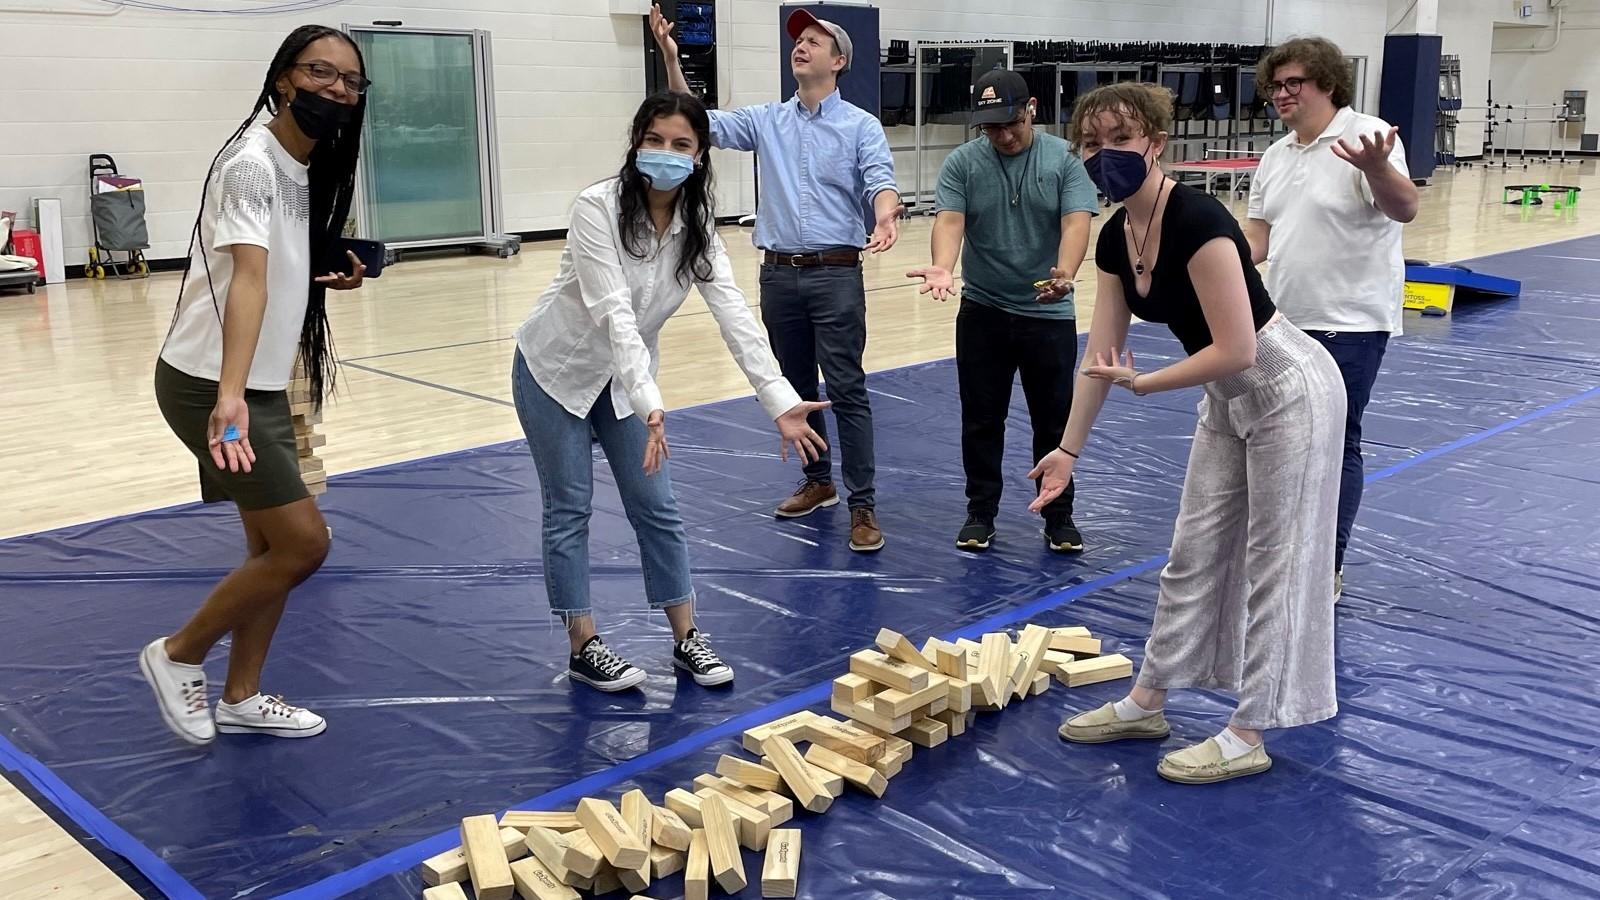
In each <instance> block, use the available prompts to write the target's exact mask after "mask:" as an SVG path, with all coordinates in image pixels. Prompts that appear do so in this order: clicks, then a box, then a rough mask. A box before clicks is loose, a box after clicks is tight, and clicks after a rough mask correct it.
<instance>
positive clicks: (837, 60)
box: [650, 7, 904, 552]
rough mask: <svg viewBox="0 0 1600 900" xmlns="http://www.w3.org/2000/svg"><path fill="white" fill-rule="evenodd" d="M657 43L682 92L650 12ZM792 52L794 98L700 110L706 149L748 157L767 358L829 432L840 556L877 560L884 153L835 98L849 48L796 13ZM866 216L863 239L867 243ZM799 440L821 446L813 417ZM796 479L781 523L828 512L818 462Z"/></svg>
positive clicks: (665, 34) (886, 232)
mask: <svg viewBox="0 0 1600 900" xmlns="http://www.w3.org/2000/svg"><path fill="white" fill-rule="evenodd" d="M650 20H651V25H652V28H653V30H654V32H655V36H656V41H657V43H659V44H660V45H661V50H662V55H663V56H664V57H665V59H666V61H667V76H668V83H669V86H670V87H671V89H672V90H674V91H681V92H685V93H687V92H688V90H689V85H688V81H687V80H686V79H685V78H684V76H683V68H682V66H681V65H680V63H679V59H678V47H677V42H676V41H675V40H673V38H672V35H671V31H672V24H671V23H670V22H667V21H666V20H665V19H664V18H663V17H662V15H661V9H660V7H654V8H652V9H651V13H650ZM787 29H788V33H789V36H790V38H792V39H793V40H794V46H793V47H792V48H791V50H790V52H789V64H790V66H791V67H792V69H793V71H794V76H795V81H796V83H797V84H798V85H799V89H798V90H797V91H796V92H795V96H794V97H791V98H790V99H789V100H787V101H785V102H783V103H768V104H763V105H759V106H746V107H743V108H741V109H736V110H732V111H723V110H712V111H711V139H712V143H713V144H714V145H715V146H718V147H723V148H726V149H731V150H754V151H756V154H757V156H758V158H759V159H760V161H761V162H760V166H761V177H760V186H761V195H760V214H759V215H758V216H757V217H756V230H755V244H756V246H757V247H758V248H760V249H761V251H762V265H761V318H762V321H763V322H764V323H765V325H766V328H767V336H768V339H769V340H770V341H771V343H772V350H773V354H774V355H775V356H776V357H777V358H778V364H779V366H780V367H781V368H782V370H783V374H784V377H785V378H787V379H788V380H789V382H790V384H792V385H793V386H794V388H795V390H796V391H798V392H799V394H800V396H801V397H802V398H804V399H807V400H815V399H817V397H818V392H817V381H818V380H817V370H818V368H819V367H820V368H821V373H822V378H823V379H825V380H826V381H827V385H828V399H829V400H830V401H832V403H833V413H834V416H835V418H836V420H837V422H838V426H839V447H840V452H841V455H842V457H843V464H842V467H841V468H842V470H843V476H844V486H845V490H846V492H847V494H848V502H849V507H850V549H852V550H856V551H860V552H867V551H873V550H878V549H880V548H882V547H883V532H882V530H881V529H880V528H879V525H878V517H877V512H876V497H875V495H874V491H873V479H874V471H875V465H874V462H873V447H872V408H871V405H870V404H869V402H868V398H867V380H866V373H865V371H864V370H863V368H862V354H863V353H864V352H865V350H866V345H867V300H866V288H865V285H864V284H863V282H862V269H861V255H862V252H863V251H866V252H871V253H881V252H883V251H885V250H888V249H889V248H890V247H892V246H894V242H895V238H896V236H897V226H896V221H897V220H898V219H899V217H900V214H901V213H902V212H903V210H904V207H903V206H902V205H901V203H900V194H899V192H898V191H897V190H895V181H894V161H893V159H892V158H891V157H890V155H889V141H888V138H887V137H886V136H885V135H884V133H883V126H882V125H881V124H880V123H879V121H878V118H877V116H876V115H875V114H873V113H869V112H867V111H866V110H863V109H861V108H860V107H857V106H854V105H852V104H850V103H848V102H846V101H845V100H844V99H843V98H842V97H840V96H839V89H838V78H839V75H840V74H841V73H843V72H845V71H847V70H848V69H849V68H850V60H851V54H852V53H853V47H852V46H851V43H850V36H849V35H848V34H847V33H845V31H844V29H842V28H840V27H839V26H838V25H835V24H834V23H832V22H828V21H824V20H821V19H818V18H816V17H815V16H813V15H812V14H811V13H809V12H807V11H805V10H796V11H795V12H794V14H793V15H791V16H790V17H789V21H788V25H787ZM869 207H870V209H871V215H872V218H873V219H874V220H875V230H874V231H873V233H872V234H871V235H868V234H867V226H866V222H867V210H868V208H869ZM810 424H811V427H812V428H813V429H815V430H816V432H817V433H818V434H822V435H826V430H825V429H826V423H825V421H824V419H823V415H822V413H820V412H819V413H815V414H813V415H812V417H811V422H810ZM804 471H805V480H804V481H803V482H801V485H800V488H799V489H798V490H797V491H795V493H794V495H793V496H791V497H789V498H788V499H787V500H784V501H783V502H782V503H780V504H779V505H778V508H777V514H778V515H779V516H780V517H784V518H794V517H798V516H804V515H807V514H809V513H812V512H814V511H816V510H818V509H821V508H823V507H828V506H834V505H836V504H838V502H839V493H838V491H837V489H836V488H835V487H834V485H833V465H832V460H831V458H830V457H829V455H828V454H826V453H824V454H823V455H822V456H821V458H820V459H818V460H817V461H815V462H812V463H808V464H806V466H805V469H804Z"/></svg>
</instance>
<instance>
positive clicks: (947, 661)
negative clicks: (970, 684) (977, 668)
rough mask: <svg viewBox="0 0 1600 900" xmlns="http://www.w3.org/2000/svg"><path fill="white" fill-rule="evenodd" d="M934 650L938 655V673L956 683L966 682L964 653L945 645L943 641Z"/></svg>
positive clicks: (952, 646)
mask: <svg viewBox="0 0 1600 900" xmlns="http://www.w3.org/2000/svg"><path fill="white" fill-rule="evenodd" d="M936 649H937V651H938V654H939V671H940V672H942V673H943V674H945V675H948V676H949V677H951V678H953V679H955V680H957V681H966V680H967V654H966V652H965V651H964V650H962V649H961V648H960V647H958V646H956V645H954V644H946V643H944V642H943V641H941V642H940V643H939V646H938V647H937V648H936Z"/></svg>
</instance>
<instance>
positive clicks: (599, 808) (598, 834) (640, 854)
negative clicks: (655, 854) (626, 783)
mask: <svg viewBox="0 0 1600 900" xmlns="http://www.w3.org/2000/svg"><path fill="white" fill-rule="evenodd" d="M578 821H579V822H582V823H583V830H584V831H587V832H588V833H589V837H591V838H593V839H594V842H595V845H596V846H598V847H599V848H600V852H601V854H603V855H604V856H605V858H606V862H608V863H611V864H612V865H613V866H616V867H617V868H619V869H637V868H638V867H639V864H640V863H643V862H647V861H649V859H650V848H649V847H648V846H647V845H645V844H643V843H640V841H639V835H638V833H637V832H635V831H633V830H632V829H630V828H629V827H628V824H627V823H626V822H624V821H622V814H621V813H619V812H617V808H616V807H615V806H612V805H611V804H610V803H609V802H608V801H605V800H596V799H594V798H593V797H585V798H584V799H582V800H579V801H578Z"/></svg>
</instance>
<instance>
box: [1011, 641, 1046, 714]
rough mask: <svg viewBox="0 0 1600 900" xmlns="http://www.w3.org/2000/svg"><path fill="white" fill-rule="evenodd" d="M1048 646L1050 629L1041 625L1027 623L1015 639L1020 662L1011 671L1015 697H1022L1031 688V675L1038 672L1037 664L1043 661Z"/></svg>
mask: <svg viewBox="0 0 1600 900" xmlns="http://www.w3.org/2000/svg"><path fill="white" fill-rule="evenodd" d="M1049 646H1050V629H1048V628H1045V627H1044V626H1043V625H1028V626H1026V627H1024V628H1023V629H1022V636H1021V637H1020V638H1019V639H1018V640H1017V655H1018V656H1019V657H1021V658H1022V662H1021V664H1020V665H1018V666H1017V667H1016V668H1014V669H1013V670H1012V672H1011V677H1012V679H1013V680H1015V681H1016V697H1017V699H1019V700H1020V699H1022V698H1023V697H1026V696H1027V695H1028V692H1029V691H1031V690H1033V677H1034V676H1035V675H1037V674H1039V664H1040V663H1042V662H1044V652H1045V650H1047V649H1048V648H1049Z"/></svg>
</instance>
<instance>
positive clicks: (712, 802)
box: [701, 738, 781, 894]
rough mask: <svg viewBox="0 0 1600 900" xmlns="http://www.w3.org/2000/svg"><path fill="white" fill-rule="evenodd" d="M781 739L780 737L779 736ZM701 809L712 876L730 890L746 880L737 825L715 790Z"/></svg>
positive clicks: (742, 887) (741, 884) (736, 891)
mask: <svg viewBox="0 0 1600 900" xmlns="http://www.w3.org/2000/svg"><path fill="white" fill-rule="evenodd" d="M780 740H781V738H780ZM701 812H702V813H703V814H704V816H705V821H706V851H707V853H708V854H709V856H710V858H711V877H712V878H715V879H716V880H717V884H718V885H719V886H721V888H722V889H723V890H724V891H727V892H728V893H730V894H737V893H739V892H740V891H742V890H744V888H745V885H747V884H749V883H750V882H749V879H747V878H746V877H745V874H744V856H743V855H742V854H741V853H740V852H739V829H738V826H737V825H735V824H734V819H733V813H732V812H730V811H729V807H728V801H727V800H725V799H724V798H723V797H721V796H720V795H718V794H717V793H716V792H715V791H712V792H711V796H709V797H706V798H705V803H704V804H703V805H702V806H701Z"/></svg>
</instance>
